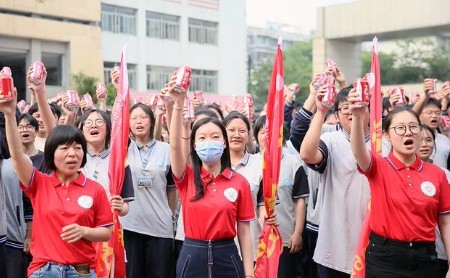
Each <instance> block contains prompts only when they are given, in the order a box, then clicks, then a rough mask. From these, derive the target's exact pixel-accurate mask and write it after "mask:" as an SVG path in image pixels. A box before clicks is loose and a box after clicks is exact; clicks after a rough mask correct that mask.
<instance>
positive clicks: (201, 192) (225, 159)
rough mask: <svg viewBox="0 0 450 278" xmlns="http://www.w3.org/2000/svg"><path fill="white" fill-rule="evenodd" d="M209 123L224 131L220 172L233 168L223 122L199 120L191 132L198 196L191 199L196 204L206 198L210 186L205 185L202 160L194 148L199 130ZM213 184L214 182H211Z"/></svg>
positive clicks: (193, 166)
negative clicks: (206, 189)
mask: <svg viewBox="0 0 450 278" xmlns="http://www.w3.org/2000/svg"><path fill="white" fill-rule="evenodd" d="M208 123H213V124H215V125H216V126H218V127H219V128H220V130H221V131H222V136H223V140H224V141H225V148H224V150H223V154H222V157H221V158H220V164H221V168H220V172H223V171H224V170H225V169H226V168H231V159H230V146H229V144H228V137H227V131H226V130H225V126H224V125H223V124H222V122H221V121H220V120H219V119H217V118H212V117H207V118H203V119H201V120H199V121H198V122H196V123H195V125H194V127H193V128H192V132H191V142H190V143H191V160H192V168H193V169H194V183H195V192H196V195H195V196H194V197H193V198H192V199H191V202H195V201H198V200H200V199H201V198H203V196H205V187H206V186H208V185H209V184H205V185H203V182H202V178H201V175H200V173H201V167H202V160H201V159H200V157H198V155H197V151H196V150H195V148H194V145H195V134H196V133H197V130H198V129H199V128H200V127H201V126H203V125H205V124H208ZM211 182H212V181H211Z"/></svg>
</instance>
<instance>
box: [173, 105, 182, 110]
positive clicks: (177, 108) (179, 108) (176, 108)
mask: <svg viewBox="0 0 450 278" xmlns="http://www.w3.org/2000/svg"><path fill="white" fill-rule="evenodd" d="M173 109H175V110H183V109H184V107H176V106H175V105H174V106H173Z"/></svg>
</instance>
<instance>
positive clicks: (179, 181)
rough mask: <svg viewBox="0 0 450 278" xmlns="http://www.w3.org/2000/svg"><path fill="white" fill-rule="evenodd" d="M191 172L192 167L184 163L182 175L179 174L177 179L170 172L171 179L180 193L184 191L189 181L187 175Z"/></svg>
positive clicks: (192, 172)
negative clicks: (179, 176) (184, 167)
mask: <svg viewBox="0 0 450 278" xmlns="http://www.w3.org/2000/svg"><path fill="white" fill-rule="evenodd" d="M193 174H194V171H193V170H192V167H191V166H189V165H187V164H186V169H185V170H184V173H183V176H181V178H180V179H177V178H176V177H175V176H174V175H173V173H172V177H173V181H174V182H175V185H176V186H177V188H178V190H179V191H180V193H182V192H186V190H187V186H188V182H189V176H190V175H193Z"/></svg>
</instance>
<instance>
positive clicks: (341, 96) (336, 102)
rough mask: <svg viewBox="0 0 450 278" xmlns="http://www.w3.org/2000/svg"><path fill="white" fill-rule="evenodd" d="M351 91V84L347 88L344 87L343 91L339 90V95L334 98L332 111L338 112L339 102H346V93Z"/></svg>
mask: <svg viewBox="0 0 450 278" xmlns="http://www.w3.org/2000/svg"><path fill="white" fill-rule="evenodd" d="M352 89H353V84H351V85H350V86H348V87H345V88H344V89H342V90H340V91H339V93H338V94H337V96H336V99H335V100H334V111H336V112H337V111H338V109H339V104H340V103H341V102H344V101H346V100H348V93H350V91H351V90H352Z"/></svg>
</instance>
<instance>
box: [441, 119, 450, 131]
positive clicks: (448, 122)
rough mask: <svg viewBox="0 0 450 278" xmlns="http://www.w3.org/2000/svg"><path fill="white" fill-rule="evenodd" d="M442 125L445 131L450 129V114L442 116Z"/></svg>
mask: <svg viewBox="0 0 450 278" xmlns="http://www.w3.org/2000/svg"><path fill="white" fill-rule="evenodd" d="M441 126H442V129H443V130H445V131H448V130H450V118H449V117H448V116H442V117H441Z"/></svg>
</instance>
